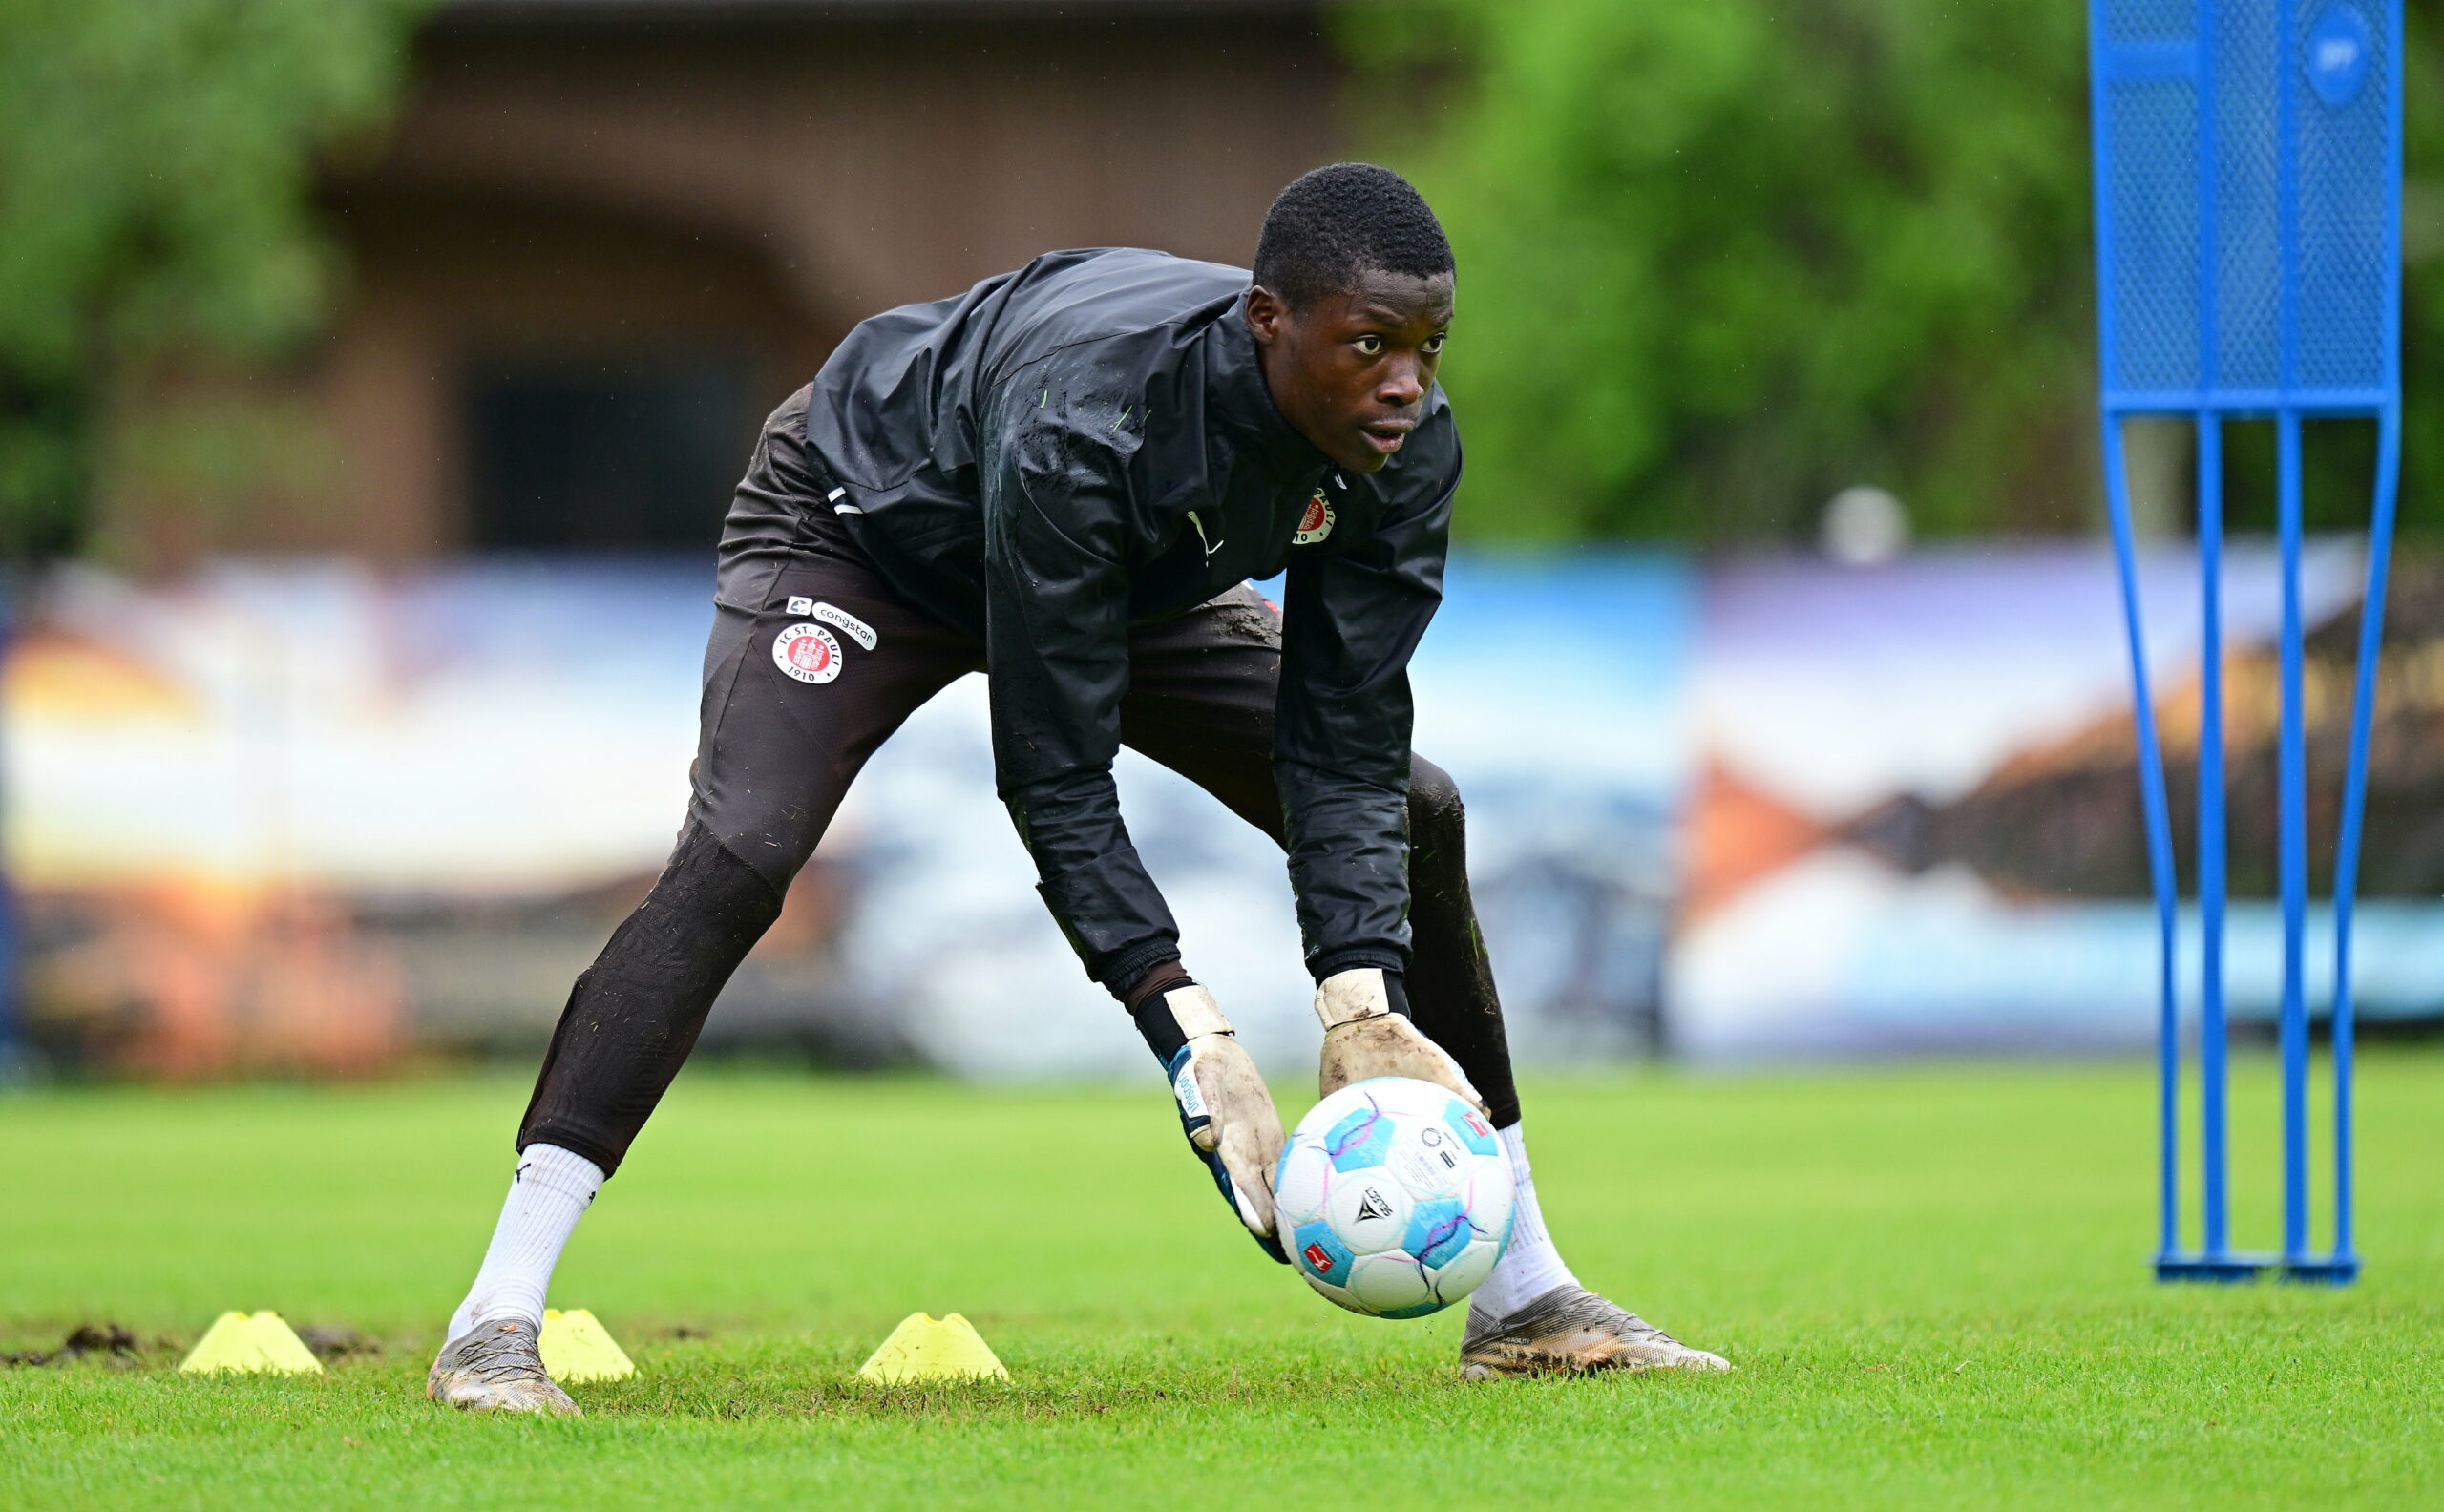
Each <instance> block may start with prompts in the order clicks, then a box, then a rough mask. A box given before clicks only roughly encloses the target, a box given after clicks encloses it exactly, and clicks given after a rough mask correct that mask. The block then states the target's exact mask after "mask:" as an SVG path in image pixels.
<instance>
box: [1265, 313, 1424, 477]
mask: <svg viewBox="0 0 2444 1512" xmlns="http://www.w3.org/2000/svg"><path fill="white" fill-rule="evenodd" d="M1451 293H1452V283H1451V275H1450V274H1448V273H1439V274H1436V275H1435V276H1434V277H1432V278H1419V277H1417V276H1416V275H1415V274H1411V273H1366V274H1361V275H1360V276H1359V280H1358V282H1357V284H1356V285H1355V286H1353V287H1351V288H1349V289H1347V290H1345V291H1343V292H1341V293H1338V294H1329V295H1326V296H1324V297H1323V298H1321V299H1318V300H1316V301H1315V302H1314V303H1312V304H1310V305H1306V306H1305V307H1304V308H1299V309H1293V308H1291V307H1290V306H1289V305H1287V304H1285V303H1283V302H1282V300H1281V299H1280V298H1279V297H1277V296H1276V295H1275V294H1274V293H1273V292H1272V291H1271V290H1270V289H1266V288H1262V287H1259V288H1257V289H1256V290H1255V292H1254V293H1253V294H1251V295H1250V296H1249V297H1248V326H1249V327H1250V328H1251V329H1252V330H1254V332H1255V338H1256V346H1257V349H1258V351H1259V352H1260V353H1261V354H1262V360H1263V364H1264V376H1265V387H1266V388H1268V389H1271V390H1272V391H1273V402H1274V404H1275V406H1276V407H1278V408H1279V409H1280V410H1281V415H1282V418H1283V419H1285V420H1287V421H1289V422H1290V424H1291V427H1292V428H1293V429H1294V430H1296V431H1297V432H1298V433H1299V434H1300V435H1303V436H1305V437H1306V438H1307V439H1308V440H1310V441H1312V442H1314V443H1315V444H1316V449H1317V451H1319V452H1323V454H1324V455H1326V456H1328V457H1330V458H1332V460H1333V463H1334V465H1335V466H1337V467H1338V468H1340V469H1342V470H1343V471H1345V472H1350V473H1373V472H1377V471H1379V470H1380V469H1381V468H1382V466H1383V464H1384V463H1386V462H1389V461H1390V460H1391V459H1392V453H1393V452H1398V451H1399V450H1400V449H1401V443H1402V442H1404V441H1406V440H1407V439H1408V434H1409V431H1411V430H1413V429H1414V428H1415V427H1416V425H1417V422H1418V420H1419V418H1420V417H1421V416H1422V414H1423V412H1424V410H1425V394H1426V390H1427V389H1431V388H1432V387H1434V370H1435V368H1436V367H1437V366H1439V365H1440V364H1441V362H1442V361H1443V335H1444V333H1445V332H1446V331H1447V330H1449V328H1450V326H1451Z"/></svg>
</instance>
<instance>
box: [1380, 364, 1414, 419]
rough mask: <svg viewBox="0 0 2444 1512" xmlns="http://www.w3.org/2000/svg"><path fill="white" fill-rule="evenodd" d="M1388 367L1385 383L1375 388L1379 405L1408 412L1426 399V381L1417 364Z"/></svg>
mask: <svg viewBox="0 0 2444 1512" xmlns="http://www.w3.org/2000/svg"><path fill="white" fill-rule="evenodd" d="M1386 366H1387V368H1388V370H1387V371H1386V372H1385V373H1384V374H1383V381H1382V382H1381V383H1380V384H1378V385H1377V386H1376V389H1375V400H1376V402H1377V403H1378V404H1383V405H1388V406H1390V407H1392V408H1393V409H1396V410H1406V409H1407V408H1409V407H1410V406H1411V405H1414V404H1416V403H1417V402H1418V401H1419V400H1421V399H1422V398H1424V397H1425V381H1424V378H1423V376H1422V374H1421V373H1420V372H1419V371H1418V366H1417V364H1416V363H1414V362H1393V363H1390V364H1388V365H1386Z"/></svg>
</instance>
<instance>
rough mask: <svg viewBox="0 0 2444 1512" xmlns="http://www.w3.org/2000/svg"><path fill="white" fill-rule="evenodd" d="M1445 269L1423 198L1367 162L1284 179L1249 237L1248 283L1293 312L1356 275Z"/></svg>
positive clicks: (1426, 274) (1439, 237)
mask: <svg viewBox="0 0 2444 1512" xmlns="http://www.w3.org/2000/svg"><path fill="white" fill-rule="evenodd" d="M1450 271H1451V242H1450V239H1449V238H1447V237H1445V236H1444V235H1443V222H1442V221H1438V220H1436V219H1435V218H1434V211H1433V210H1432V209H1431V208H1430V207H1429V206H1428V205H1427V204H1426V202H1425V197H1424V196H1423V195H1421V194H1419V193H1418V192H1417V187H1416V186H1415V185H1414V184H1411V183H1410V182H1409V181H1408V180H1407V179H1403V178H1401V176H1400V175H1399V174H1396V173H1394V172H1392V170H1390V169H1389V168H1380V167H1377V166H1376V165H1375V164H1373V163H1362V162H1338V163H1334V164H1332V165H1331V166H1329V167H1325V168H1318V169H1317V170H1316V171H1315V172H1313V173H1307V174H1301V175H1299V176H1298V177H1297V178H1296V179H1292V180H1291V182H1290V187H1288V188H1287V189H1284V190H1282V191H1281V193H1280V194H1278V195H1276V196H1275V197H1274V201H1273V208H1272V209H1270V210H1268V211H1266V212H1265V217H1264V234H1263V235H1262V236H1260V237H1258V238H1257V239H1256V265H1255V276H1256V282H1257V283H1258V284H1262V285H1263V286H1264V287H1266V288H1269V289H1271V290H1272V291H1273V292H1274V293H1275V294H1277V295H1279V296H1280V297H1281V298H1282V299H1283V300H1285V301H1287V302H1288V303H1289V304H1290V305H1291V306H1292V307H1293V308H1298V307H1301V306H1304V305H1310V304H1312V303H1314V302H1315V301H1316V300H1317V299H1320V298H1322V297H1324V296H1325V295H1328V294H1338V293H1340V292H1341V291H1343V290H1345V289H1348V288H1350V287H1352V286H1353V285H1354V284H1357V282H1358V279H1359V275H1360V274H1365V273H1407V274H1411V275H1413V276H1415V277H1418V278H1432V277H1434V276H1435V275H1436V274H1438V273H1448V272H1450Z"/></svg>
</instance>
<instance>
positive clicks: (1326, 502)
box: [1290, 488, 1335, 546]
mask: <svg viewBox="0 0 2444 1512" xmlns="http://www.w3.org/2000/svg"><path fill="white" fill-rule="evenodd" d="M1334 517H1335V516H1334V515H1333V501H1332V500H1330V499H1328V498H1326V497H1324V491H1323V490H1322V489H1320V488H1319V489H1317V490H1316V496H1315V497H1314V498H1311V499H1309V500H1308V501H1307V513H1306V514H1304V515H1300V516H1298V533H1297V534H1296V535H1295V536H1291V537H1290V544H1291V545H1293V546H1313V545H1314V544H1316V542H1317V541H1319V540H1322V539H1323V538H1324V537H1325V536H1329V535H1331V534H1332V533H1333V519H1334Z"/></svg>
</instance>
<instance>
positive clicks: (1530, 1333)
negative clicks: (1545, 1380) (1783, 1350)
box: [1460, 1286, 1731, 1380]
mask: <svg viewBox="0 0 2444 1512" xmlns="http://www.w3.org/2000/svg"><path fill="white" fill-rule="evenodd" d="M1729 1369H1731V1361H1729V1360H1727V1359H1724V1358H1723V1357H1722V1356H1721V1355H1709V1354H1707V1353H1706V1352H1705V1351H1704V1350H1701V1349H1691V1348H1690V1347H1689V1346H1688V1345H1686V1344H1683V1343H1681V1342H1680V1341H1679V1340H1678V1339H1676V1338H1674V1337H1673V1336H1672V1335H1671V1334H1666V1333H1665V1332H1663V1330H1661V1329H1659V1328H1656V1327H1655V1326H1654V1324H1652V1323H1649V1322H1647V1321H1646V1320H1645V1319H1644V1318H1641V1317H1639V1316H1638V1315H1637V1314H1636V1313H1632V1312H1629V1311H1627V1310H1626V1309H1623V1308H1620V1307H1616V1306H1614V1305H1613V1304H1612V1303H1611V1302H1607V1301H1606V1300H1604V1299H1603V1298H1602V1297H1600V1296H1597V1295H1596V1294H1595V1293H1594V1292H1590V1291H1588V1290H1587V1289H1586V1288H1585V1287H1579V1286H1558V1287H1555V1288H1553V1289H1552V1290H1551V1291H1550V1292H1546V1293H1545V1294H1544V1295H1543V1296H1540V1297H1538V1298H1536V1299H1535V1300H1534V1301H1532V1302H1530V1303H1528V1304H1527V1306H1526V1307H1523V1308H1521V1309H1519V1310H1518V1311H1517V1312H1515V1313H1511V1314H1510V1315H1509V1316H1508V1317H1501V1318H1497V1317H1493V1316H1490V1315H1488V1314H1487V1313H1484V1312H1482V1311H1480V1310H1479V1309H1477V1308H1476V1307H1474V1306H1471V1307H1470V1308H1469V1309H1468V1332H1467V1333H1466V1334H1464V1335H1463V1336H1462V1338H1461V1341H1460V1374H1461V1376H1463V1377H1464V1378H1466V1379H1468V1380H1491V1379H1492V1378H1493V1377H1495V1376H1541V1375H1568V1376H1580V1375H1587V1374H1589V1373H1591V1372H1594V1371H1607V1370H1617V1371H1648V1370H1700V1371H1727V1370H1729Z"/></svg>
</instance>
